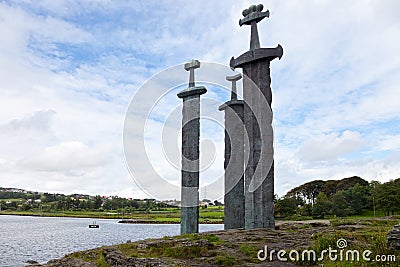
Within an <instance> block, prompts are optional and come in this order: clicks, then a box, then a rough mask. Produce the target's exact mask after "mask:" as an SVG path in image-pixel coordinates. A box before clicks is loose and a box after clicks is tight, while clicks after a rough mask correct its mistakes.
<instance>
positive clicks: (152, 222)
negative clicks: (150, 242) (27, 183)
mask: <svg viewBox="0 0 400 267" xmlns="http://www.w3.org/2000/svg"><path fill="white" fill-rule="evenodd" d="M2 215H4V216H23V217H43V218H74V219H96V220H99V219H101V220H119V221H118V223H121V224H180V221H162V220H137V219H122V218H110V217H105V216H100V217H95V216H92V217H91V216H85V215H65V214H63V215H60V214H48V213H47V214H46V213H45V214H18V213H9V214H8V213H0V216H2ZM199 224H224V222H223V221H200V222H199Z"/></svg>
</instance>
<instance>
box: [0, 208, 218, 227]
mask: <svg viewBox="0 0 400 267" xmlns="http://www.w3.org/2000/svg"><path fill="white" fill-rule="evenodd" d="M199 213H200V215H199V217H200V218H199V221H200V223H207V222H209V223H223V221H224V207H209V208H207V209H200V212H199ZM0 214H3V215H21V216H43V217H75V218H98V219H126V220H137V221H143V222H155V223H162V222H165V223H179V222H180V209H178V208H165V209H163V210H157V211H137V212H132V213H125V214H122V213H120V212H118V211H116V210H114V211H104V212H100V211H55V212H48V211H39V210H37V211H36V210H35V211H9V210H7V211H1V212H0Z"/></svg>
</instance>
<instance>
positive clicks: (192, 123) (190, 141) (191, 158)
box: [178, 60, 207, 234]
mask: <svg viewBox="0 0 400 267" xmlns="http://www.w3.org/2000/svg"><path fill="white" fill-rule="evenodd" d="M199 67H200V62H199V61H198V60H192V61H190V62H189V63H186V64H185V70H188V71H189V72H190V77H189V87H188V88H187V89H185V90H183V91H181V92H179V93H178V97H179V98H182V99H183V108H182V171H181V175H182V191H181V233H182V234H187V233H198V231H199V154H200V151H199V139H200V95H202V94H204V93H206V92H207V89H206V88H205V87H203V86H198V87H196V86H195V79H194V69H196V68H199Z"/></svg>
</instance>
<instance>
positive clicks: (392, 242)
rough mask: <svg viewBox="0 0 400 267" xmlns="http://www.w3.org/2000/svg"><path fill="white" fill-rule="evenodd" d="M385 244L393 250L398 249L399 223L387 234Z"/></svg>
mask: <svg viewBox="0 0 400 267" xmlns="http://www.w3.org/2000/svg"><path fill="white" fill-rule="evenodd" d="M386 240H387V245H388V247H389V248H391V249H394V250H400V224H398V225H395V226H394V227H393V229H392V230H390V231H389V232H388V234H387V239H386Z"/></svg>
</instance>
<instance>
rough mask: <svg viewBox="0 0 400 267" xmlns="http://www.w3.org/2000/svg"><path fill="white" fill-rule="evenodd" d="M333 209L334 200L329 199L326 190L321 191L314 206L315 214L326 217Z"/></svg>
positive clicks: (313, 211)
mask: <svg viewBox="0 0 400 267" xmlns="http://www.w3.org/2000/svg"><path fill="white" fill-rule="evenodd" d="M331 209H332V202H331V201H330V200H329V199H328V197H327V196H326V195H325V193H324V192H320V193H319V194H318V196H317V198H316V202H315V204H314V206H313V207H312V213H313V216H316V217H321V218H324V216H325V215H328V214H329V213H330V212H331Z"/></svg>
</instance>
